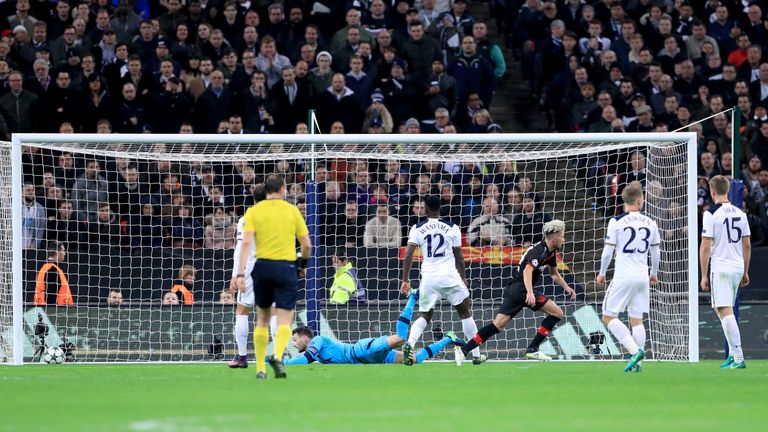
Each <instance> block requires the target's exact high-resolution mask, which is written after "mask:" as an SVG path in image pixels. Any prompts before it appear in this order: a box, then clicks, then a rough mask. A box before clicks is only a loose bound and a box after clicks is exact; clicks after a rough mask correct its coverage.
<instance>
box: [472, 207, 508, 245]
mask: <svg viewBox="0 0 768 432" xmlns="http://www.w3.org/2000/svg"><path fill="white" fill-rule="evenodd" d="M467 235H468V237H469V245H470V246H507V245H511V244H513V242H512V225H510V223H509V220H508V219H507V218H506V217H504V216H502V215H500V214H499V203H498V202H496V200H495V199H493V198H490V197H489V198H485V199H484V200H483V210H482V213H481V214H480V216H478V217H476V218H475V219H473V220H472V223H470V224H469V229H468V230H467Z"/></svg>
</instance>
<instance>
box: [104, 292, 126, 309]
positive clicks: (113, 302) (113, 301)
mask: <svg viewBox="0 0 768 432" xmlns="http://www.w3.org/2000/svg"><path fill="white" fill-rule="evenodd" d="M106 303H107V306H122V305H123V293H122V291H120V290H119V289H117V288H110V289H109V293H108V294H107V299H106Z"/></svg>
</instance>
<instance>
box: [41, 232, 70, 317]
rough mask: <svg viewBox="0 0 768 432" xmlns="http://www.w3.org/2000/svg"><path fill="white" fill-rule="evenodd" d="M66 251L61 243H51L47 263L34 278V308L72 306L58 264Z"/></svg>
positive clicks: (67, 283)
mask: <svg viewBox="0 0 768 432" xmlns="http://www.w3.org/2000/svg"><path fill="white" fill-rule="evenodd" d="M66 256H67V250H66V249H65V248H64V244H63V243H61V242H53V244H52V246H51V247H49V248H48V261H47V262H46V263H45V264H43V265H42V266H41V267H40V270H38V272H37V278H35V298H34V303H35V305H36V306H45V305H49V304H55V305H57V306H73V305H74V304H75V302H74V301H73V299H72V291H71V290H70V288H69V280H67V275H66V274H64V270H62V269H61V267H59V266H58V263H60V262H62V261H64V258H65V257H66Z"/></svg>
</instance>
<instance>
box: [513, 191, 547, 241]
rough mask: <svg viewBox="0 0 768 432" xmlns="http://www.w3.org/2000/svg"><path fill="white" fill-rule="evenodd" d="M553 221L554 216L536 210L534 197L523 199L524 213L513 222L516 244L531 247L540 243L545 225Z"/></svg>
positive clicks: (528, 196)
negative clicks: (537, 242)
mask: <svg viewBox="0 0 768 432" xmlns="http://www.w3.org/2000/svg"><path fill="white" fill-rule="evenodd" d="M550 220H552V216H550V215H549V214H547V213H544V212H543V211H541V210H538V209H537V208H536V201H535V196H534V195H526V196H525V197H524V198H523V208H522V212H521V213H520V214H518V215H517V216H515V219H514V220H513V221H512V225H513V226H514V227H515V229H514V237H515V244H521V245H523V246H530V245H531V244H533V243H535V242H536V241H538V239H539V238H540V236H541V230H542V229H543V228H544V224H545V223H547V222H549V221H550Z"/></svg>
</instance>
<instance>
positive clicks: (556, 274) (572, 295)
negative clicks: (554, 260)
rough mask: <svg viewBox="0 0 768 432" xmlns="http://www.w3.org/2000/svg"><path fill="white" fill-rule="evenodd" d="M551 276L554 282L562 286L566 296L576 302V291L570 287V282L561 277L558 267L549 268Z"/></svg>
mask: <svg viewBox="0 0 768 432" xmlns="http://www.w3.org/2000/svg"><path fill="white" fill-rule="evenodd" d="M549 275H550V276H551V277H552V280H553V281H555V283H556V284H558V285H560V287H561V288H562V289H563V291H564V292H565V295H567V296H568V297H569V298H570V299H571V300H576V290H574V289H573V288H571V287H570V285H568V282H566V281H565V279H563V277H562V276H561V275H560V271H559V270H557V266H556V265H554V266H549Z"/></svg>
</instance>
